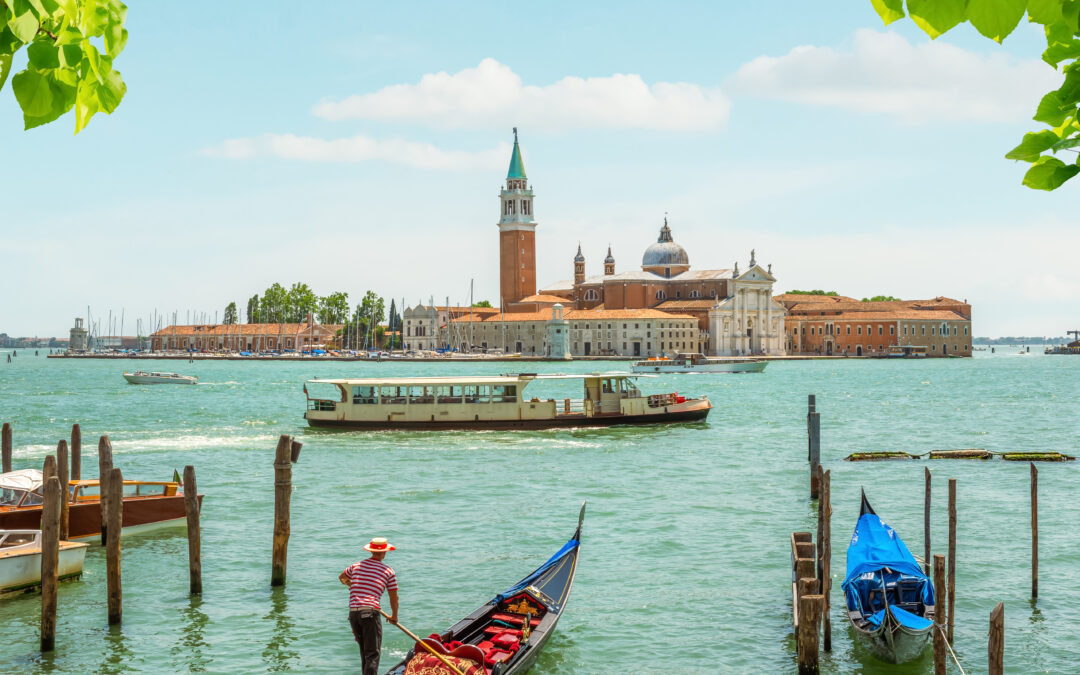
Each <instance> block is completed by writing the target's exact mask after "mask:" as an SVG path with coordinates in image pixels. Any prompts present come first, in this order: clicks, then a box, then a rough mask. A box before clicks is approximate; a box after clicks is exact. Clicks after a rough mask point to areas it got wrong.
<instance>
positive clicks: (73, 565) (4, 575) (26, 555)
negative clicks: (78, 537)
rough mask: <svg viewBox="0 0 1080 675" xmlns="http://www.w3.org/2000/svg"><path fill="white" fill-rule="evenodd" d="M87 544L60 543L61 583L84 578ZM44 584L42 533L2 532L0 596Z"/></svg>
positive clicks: (0, 546)
mask: <svg viewBox="0 0 1080 675" xmlns="http://www.w3.org/2000/svg"><path fill="white" fill-rule="evenodd" d="M86 548H87V545H86V544H82V543H79V542H75V541H61V542H60V564H59V565H58V566H57V576H58V577H59V579H60V580H61V581H63V580H65V579H77V578H79V577H80V576H81V575H82V571H83V559H84V558H85V557H86ZM40 585H41V530H0V597H3V596H4V595H7V594H9V593H15V592H18V591H29V590H32V589H34V588H36V587H38V586H40Z"/></svg>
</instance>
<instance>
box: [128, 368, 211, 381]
mask: <svg viewBox="0 0 1080 675" xmlns="http://www.w3.org/2000/svg"><path fill="white" fill-rule="evenodd" d="M124 379H125V380H127V381H128V384H198V383H199V378H198V377H197V376H195V375H181V374H180V373H158V372H147V371H145V370H136V371H135V372H134V373H124Z"/></svg>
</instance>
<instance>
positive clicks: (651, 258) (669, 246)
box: [641, 218, 690, 267]
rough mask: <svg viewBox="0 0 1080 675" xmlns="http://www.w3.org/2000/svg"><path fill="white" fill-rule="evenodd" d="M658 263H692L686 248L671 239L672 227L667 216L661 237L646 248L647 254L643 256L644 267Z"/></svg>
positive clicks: (687, 264)
mask: <svg viewBox="0 0 1080 675" xmlns="http://www.w3.org/2000/svg"><path fill="white" fill-rule="evenodd" d="M656 265H686V266H688V267H689V265H690V256H688V255H686V249H684V248H683V247H682V246H679V245H678V244H676V243H675V242H674V241H672V240H671V228H669V227H668V224H667V218H664V226H663V227H662V228H660V237H659V238H657V240H656V243H655V244H652V245H650V246H649V248H647V249H645V255H644V256H642V258H641V266H642V267H653V266H656Z"/></svg>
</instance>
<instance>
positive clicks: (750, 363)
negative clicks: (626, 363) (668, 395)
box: [630, 354, 769, 373]
mask: <svg viewBox="0 0 1080 675" xmlns="http://www.w3.org/2000/svg"><path fill="white" fill-rule="evenodd" d="M767 365H769V362H768V361H766V360H765V359H739V358H709V357H707V356H705V355H704V354H676V355H675V356H673V357H670V358H668V357H663V356H660V357H654V358H650V359H645V360H644V361H635V362H634V364H633V365H632V366H631V367H630V370H632V371H633V372H635V373H760V372H761V371H763V370H765V366H767Z"/></svg>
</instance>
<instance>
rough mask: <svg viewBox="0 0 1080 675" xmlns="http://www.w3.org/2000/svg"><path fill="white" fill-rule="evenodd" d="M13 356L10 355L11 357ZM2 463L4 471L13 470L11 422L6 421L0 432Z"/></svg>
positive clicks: (0, 460)
mask: <svg viewBox="0 0 1080 675" xmlns="http://www.w3.org/2000/svg"><path fill="white" fill-rule="evenodd" d="M10 358H11V356H8V359H10ZM0 454H2V455H3V457H2V458H0V463H2V464H3V473H7V472H9V471H11V423H10V422H4V428H3V431H2V432H0Z"/></svg>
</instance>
